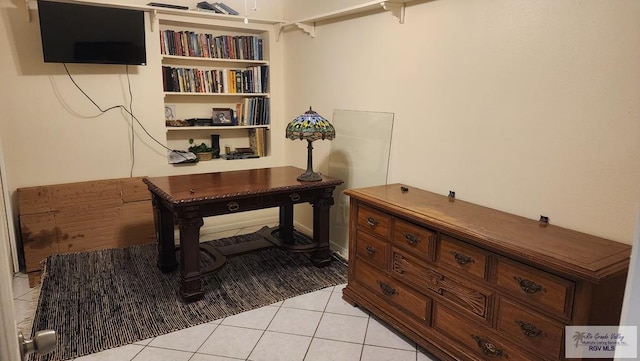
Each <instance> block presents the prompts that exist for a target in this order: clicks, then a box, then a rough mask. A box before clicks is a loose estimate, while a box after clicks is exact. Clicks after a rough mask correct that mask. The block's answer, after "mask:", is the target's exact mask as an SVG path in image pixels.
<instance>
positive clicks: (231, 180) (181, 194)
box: [142, 167, 343, 204]
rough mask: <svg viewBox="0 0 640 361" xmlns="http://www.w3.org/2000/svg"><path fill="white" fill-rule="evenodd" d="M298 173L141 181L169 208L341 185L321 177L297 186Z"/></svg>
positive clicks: (264, 171)
mask: <svg viewBox="0 0 640 361" xmlns="http://www.w3.org/2000/svg"><path fill="white" fill-rule="evenodd" d="M302 173H304V169H300V168H296V167H273V168H261V169H247V170H237V171H228V172H215V173H202V174H186V175H174V176H164V177H149V178H144V179H143V180H142V181H143V182H144V183H146V184H147V186H148V187H149V190H150V191H151V192H152V193H154V194H155V195H157V196H159V197H161V198H162V199H164V200H167V201H169V202H170V203H173V204H180V203H191V202H198V201H206V200H220V199H225V200H229V199H232V198H234V197H244V196H249V195H268V194H275V193H282V192H289V191H304V190H313V189H322V188H328V187H335V186H337V185H340V184H342V183H343V181H342V180H340V179H336V178H331V177H328V176H325V175H323V176H322V180H320V181H317V182H301V181H298V180H297V179H296V178H297V177H298V176H299V175H300V174H302Z"/></svg>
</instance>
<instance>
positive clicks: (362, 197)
mask: <svg viewBox="0 0 640 361" xmlns="http://www.w3.org/2000/svg"><path fill="white" fill-rule="evenodd" d="M401 187H405V188H406V189H407V191H403V190H402V189H401ZM345 194H346V195H348V196H350V197H351V198H352V199H357V200H359V201H363V202H365V203H367V204H370V205H373V206H376V207H378V208H381V209H384V210H385V211H388V212H390V213H393V214H396V215H398V216H401V217H404V218H407V219H409V220H411V221H414V222H416V223H420V224H422V225H424V226H426V227H434V228H438V229H439V230H441V231H442V232H445V233H448V234H450V235H453V236H456V237H458V238H463V239H465V240H469V241H471V242H472V243H475V244H476V245H480V246H483V247H485V248H488V249H490V250H492V251H495V252H497V253H508V254H509V255H515V256H518V257H520V258H522V259H524V260H528V261H532V262H535V263H536V264H538V265H540V266H543V267H545V266H547V267H551V268H554V269H560V270H562V271H564V272H565V273H567V274H569V275H573V276H574V277H578V278H583V279H586V280H589V281H592V282H598V281H599V280H600V279H602V278H606V277H608V276H609V275H612V274H615V273H618V272H621V271H625V270H626V268H627V267H628V264H629V257H630V254H631V246H630V245H627V244H624V243H620V242H615V241H612V240H609V239H605V238H601V237H596V236H593V235H589V234H586V233H581V232H578V231H574V230H570V229H567V228H562V227H558V226H554V225H551V224H549V225H546V226H545V227H542V226H540V224H539V222H538V221H535V220H532V219H527V218H524V217H521V216H517V215H514V214H510V213H506V212H502V211H498V210H495V209H491V208H487V207H484V206H480V205H477V204H473V203H469V202H464V201H461V200H457V199H456V200H453V201H451V200H450V199H449V198H448V197H446V196H443V195H439V194H436V193H432V192H428V191H425V190H421V189H419V188H414V187H410V186H406V185H402V184H389V185H383V186H375V187H367V188H358V189H348V190H346V191H345Z"/></svg>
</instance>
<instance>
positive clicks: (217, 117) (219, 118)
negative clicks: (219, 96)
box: [211, 108, 235, 125]
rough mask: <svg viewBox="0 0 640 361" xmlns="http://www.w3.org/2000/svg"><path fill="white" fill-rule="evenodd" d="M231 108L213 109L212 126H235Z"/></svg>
mask: <svg viewBox="0 0 640 361" xmlns="http://www.w3.org/2000/svg"><path fill="white" fill-rule="evenodd" d="M233 118H234V116H233V110H231V108H213V109H212V112H211V123H212V125H235V124H234V123H233Z"/></svg>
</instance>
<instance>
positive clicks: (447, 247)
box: [437, 236, 490, 279]
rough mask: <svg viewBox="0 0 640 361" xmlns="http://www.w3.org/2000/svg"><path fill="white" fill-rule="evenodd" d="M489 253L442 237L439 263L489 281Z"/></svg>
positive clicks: (439, 247) (439, 248)
mask: <svg viewBox="0 0 640 361" xmlns="http://www.w3.org/2000/svg"><path fill="white" fill-rule="evenodd" d="M489 254H490V253H489V252H486V251H484V250H482V249H480V248H478V247H474V246H472V245H470V244H468V243H464V242H462V241H458V240H455V239H453V238H451V237H447V236H442V237H440V245H439V246H438V258H437V262H438V264H439V265H441V266H445V267H446V266H448V268H449V269H454V270H458V271H460V272H462V273H464V274H469V275H472V276H474V277H478V278H482V279H487V275H488V272H487V268H488V264H489Z"/></svg>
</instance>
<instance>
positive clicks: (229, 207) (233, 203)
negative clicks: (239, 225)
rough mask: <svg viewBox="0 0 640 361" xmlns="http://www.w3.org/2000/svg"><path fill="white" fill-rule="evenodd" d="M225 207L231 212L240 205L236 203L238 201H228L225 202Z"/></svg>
mask: <svg viewBox="0 0 640 361" xmlns="http://www.w3.org/2000/svg"><path fill="white" fill-rule="evenodd" d="M227 208H228V209H229V210H230V211H231V212H235V211H237V210H238V209H240V205H239V204H238V202H229V203H227Z"/></svg>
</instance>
